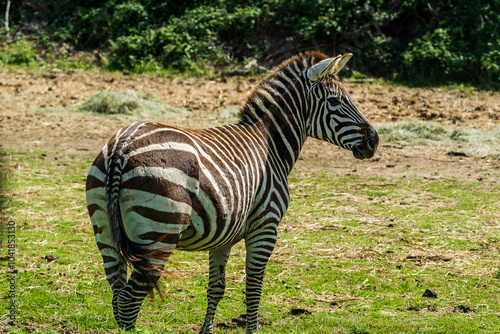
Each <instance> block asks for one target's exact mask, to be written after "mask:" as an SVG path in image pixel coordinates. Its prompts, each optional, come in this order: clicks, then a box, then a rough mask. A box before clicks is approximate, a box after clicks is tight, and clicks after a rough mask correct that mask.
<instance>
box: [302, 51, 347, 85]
mask: <svg viewBox="0 0 500 334" xmlns="http://www.w3.org/2000/svg"><path fill="white" fill-rule="evenodd" d="M351 57H352V53H347V54H345V55H343V56H342V55H338V56H337V57H334V58H328V59H325V60H322V61H320V62H319V63H317V64H316V65H314V66H312V67H311V68H309V69H308V70H307V78H308V79H309V80H311V81H318V80H321V79H322V78H323V77H324V76H325V75H327V74H337V73H339V72H340V70H341V69H342V67H344V65H345V64H346V63H347V62H348V61H349V59H350V58H351Z"/></svg>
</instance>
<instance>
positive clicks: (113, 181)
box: [106, 150, 163, 294]
mask: <svg viewBox="0 0 500 334" xmlns="http://www.w3.org/2000/svg"><path fill="white" fill-rule="evenodd" d="M117 151H118V150H115V152H114V153H113V154H112V155H111V157H110V159H109V163H108V170H107V184H106V199H107V211H108V219H109V224H110V228H111V236H112V238H113V239H114V241H115V243H116V245H117V248H118V252H119V254H120V255H121V257H122V259H123V260H125V262H126V263H127V265H128V266H129V267H131V268H132V270H136V271H140V272H141V273H143V274H144V275H146V276H151V275H152V274H153V273H156V274H161V272H162V270H163V266H159V265H158V264H154V263H153V262H152V261H151V259H152V258H160V259H161V258H162V254H161V250H155V249H151V248H152V247H151V245H142V244H139V243H137V242H134V241H132V240H131V239H130V238H129V237H128V235H127V233H126V232H125V228H124V226H123V218H122V215H121V210H120V200H119V198H120V196H119V193H120V184H121V179H122V171H123V167H124V166H123V163H124V161H123V158H122V157H121V156H120V155H119V153H118V152H117ZM158 291H159V292H160V290H159V289H158ZM160 294H161V292H160Z"/></svg>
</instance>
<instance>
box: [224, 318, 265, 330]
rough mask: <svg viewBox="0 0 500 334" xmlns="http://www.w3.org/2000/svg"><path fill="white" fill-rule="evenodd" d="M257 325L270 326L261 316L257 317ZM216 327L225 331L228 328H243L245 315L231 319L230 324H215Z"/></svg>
mask: <svg viewBox="0 0 500 334" xmlns="http://www.w3.org/2000/svg"><path fill="white" fill-rule="evenodd" d="M257 323H258V325H259V327H260V326H262V325H267V326H269V325H272V324H271V323H270V322H268V321H267V320H266V319H264V317H262V316H261V315H258V316H257ZM216 326H217V327H219V328H226V329H229V328H238V327H240V328H245V327H246V326H247V316H246V314H241V315H239V316H238V317H236V318H233V319H232V320H231V322H219V323H217V324H216Z"/></svg>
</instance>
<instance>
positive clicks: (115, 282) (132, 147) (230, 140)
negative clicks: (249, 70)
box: [87, 52, 378, 333]
mask: <svg viewBox="0 0 500 334" xmlns="http://www.w3.org/2000/svg"><path fill="white" fill-rule="evenodd" d="M349 58H350V55H344V56H338V57H335V58H328V57H326V56H324V55H323V54H321V53H317V52H314V53H306V54H300V55H298V56H295V57H293V58H291V59H290V60H288V61H286V62H285V63H283V64H282V65H281V66H280V67H279V68H278V69H277V70H276V71H275V72H274V73H273V74H271V75H270V76H268V77H267V78H265V79H264V80H263V81H262V82H261V83H260V84H259V85H258V86H257V87H256V88H255V89H254V91H253V92H252V93H251V95H250V97H249V98H248V100H247V102H246V104H245V105H244V107H243V108H242V110H241V112H240V122H239V123H238V124H234V125H225V126H219V127H215V128H209V129H201V130H194V129H186V128H181V127H175V126H170V125H166V124H161V123H156V122H136V123H133V124H131V125H129V126H127V127H125V128H123V129H121V130H119V131H118V132H117V133H116V135H115V136H114V137H113V138H111V140H110V141H109V142H108V143H107V144H106V145H105V146H104V148H103V149H102V151H101V152H100V154H99V155H98V156H97V158H96V159H95V161H94V163H93V165H92V167H91V169H90V171H89V175H88V179H87V206H88V210H89V215H90V218H91V221H92V224H93V227H94V233H95V239H96V242H97V245H98V247H99V250H100V252H101V254H102V258H103V261H104V268H105V272H106V277H107V279H108V281H109V283H110V285H111V288H112V290H113V300H112V302H113V309H114V315H115V318H116V321H117V323H118V325H119V326H120V327H121V328H125V329H128V328H132V327H134V324H135V320H136V318H137V315H138V313H139V310H140V307H141V303H142V301H143V299H144V297H145V296H146V295H147V294H148V293H149V292H150V291H151V289H152V288H153V287H154V286H155V285H156V282H157V281H158V279H159V277H160V276H161V271H162V269H163V266H164V264H165V263H166V260H167V259H168V257H169V256H170V254H171V253H172V251H173V250H174V249H178V250H189V251H197V250H208V251H209V252H210V256H209V257H210V275H209V286H208V307H207V312H206V317H205V322H204V324H203V327H202V328H201V330H200V332H201V333H212V331H213V330H212V324H213V319H214V315H215V310H216V307H217V304H218V302H219V301H220V300H221V298H222V296H223V294H224V289H225V267H226V263H227V259H228V256H229V252H230V249H231V246H232V245H234V244H235V243H237V242H238V241H240V240H241V239H244V240H245V243H246V249H247V257H246V280H247V281H246V285H247V288H246V301H247V333H251V332H253V331H255V330H256V329H257V314H258V306H259V300H260V296H261V292H262V280H263V276H264V269H265V266H266V263H267V261H268V259H269V257H270V255H271V252H272V251H273V248H274V245H275V243H276V237H277V230H278V224H279V222H280V221H281V219H282V218H283V216H284V214H285V212H286V210H287V207H288V204H289V200H290V198H289V193H288V183H287V175H288V174H289V173H290V171H291V170H292V168H293V165H294V163H295V162H296V161H297V159H298V156H299V153H300V150H301V149H302V146H303V145H304V142H305V140H306V138H307V137H308V136H312V137H315V138H318V139H322V140H326V141H329V142H331V143H333V144H336V145H338V146H340V147H343V148H346V149H350V150H352V151H353V153H354V156H355V157H356V158H359V159H364V158H370V157H372V156H373V155H374V154H375V151H376V149H377V145H378V135H377V133H376V131H375V129H374V128H373V126H372V125H371V124H370V123H369V122H368V120H367V119H366V118H365V117H364V116H363V114H362V113H361V112H360V111H359V110H358V109H357V108H356V106H355V105H354V103H353V101H352V100H351V98H350V97H349V94H348V93H347V91H346V89H345V88H344V87H343V85H342V84H341V83H340V82H338V81H337V79H336V77H335V75H336V74H337V73H338V72H339V71H340V69H341V68H342V66H344V64H345V63H346V62H347V60H348V59H349ZM127 263H128V264H129V265H130V266H131V267H132V268H133V270H132V273H131V275H130V277H128V279H127Z"/></svg>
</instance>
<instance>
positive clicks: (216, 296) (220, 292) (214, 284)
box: [200, 246, 231, 334]
mask: <svg viewBox="0 0 500 334" xmlns="http://www.w3.org/2000/svg"><path fill="white" fill-rule="evenodd" d="M230 251H231V246H226V247H223V248H219V249H214V250H211V251H210V253H209V261H210V274H209V278H208V291H207V299H208V305H207V313H206V316H205V322H204V323H203V327H202V328H201V330H200V334H208V333H213V322H214V316H215V310H216V309H217V305H218V304H219V302H220V300H221V299H222V297H223V296H224V290H225V288H226V264H227V259H228V258H229V252H230Z"/></svg>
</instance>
